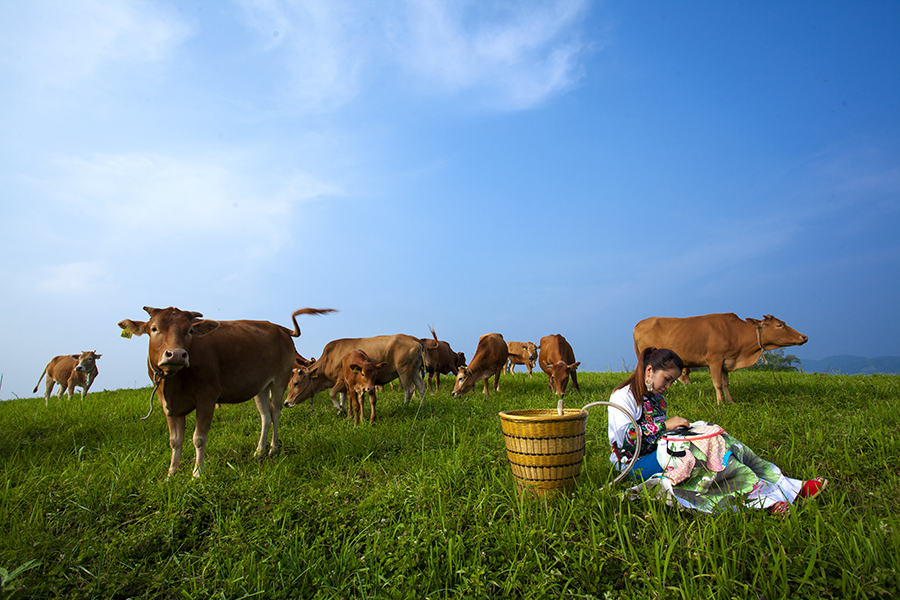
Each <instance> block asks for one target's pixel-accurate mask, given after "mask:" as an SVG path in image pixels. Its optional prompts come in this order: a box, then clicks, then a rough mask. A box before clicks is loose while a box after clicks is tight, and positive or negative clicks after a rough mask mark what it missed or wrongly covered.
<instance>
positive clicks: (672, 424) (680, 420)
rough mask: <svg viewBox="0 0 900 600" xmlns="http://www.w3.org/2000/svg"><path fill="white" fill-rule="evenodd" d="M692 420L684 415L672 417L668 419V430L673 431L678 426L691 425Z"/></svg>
mask: <svg viewBox="0 0 900 600" xmlns="http://www.w3.org/2000/svg"><path fill="white" fill-rule="evenodd" d="M690 425H691V424H690V422H688V420H687V419H685V418H684V417H672V418H671V419H668V420H666V431H672V430H673V429H675V428H676V427H690Z"/></svg>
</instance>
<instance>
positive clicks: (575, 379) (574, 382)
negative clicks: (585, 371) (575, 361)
mask: <svg viewBox="0 0 900 600" xmlns="http://www.w3.org/2000/svg"><path fill="white" fill-rule="evenodd" d="M572 385H574V386H575V390H576V391H578V392H580V391H581V388H580V387H578V373H577V372H575V371H572Z"/></svg>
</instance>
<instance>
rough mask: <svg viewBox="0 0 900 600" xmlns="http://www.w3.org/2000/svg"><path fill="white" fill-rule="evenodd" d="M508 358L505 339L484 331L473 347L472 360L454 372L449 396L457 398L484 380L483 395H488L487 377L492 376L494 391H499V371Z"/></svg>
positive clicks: (489, 393) (497, 334)
mask: <svg viewBox="0 0 900 600" xmlns="http://www.w3.org/2000/svg"><path fill="white" fill-rule="evenodd" d="M508 358H509V350H508V349H507V347H506V341H505V340H504V339H503V336H502V335H500V334H499V333H486V334H484V335H483V336H481V337H480V338H478V346H476V348H475V355H474V356H473V357H472V362H470V363H469V365H468V366H465V367H460V369H459V372H458V373H457V374H456V385H454V386H453V392H452V393H451V396H453V397H454V398H458V397H459V396H462V395H463V394H465V393H466V392H468V391H469V390H471V389H472V388H473V387H475V384H476V383H478V382H479V381H482V380H483V381H484V395H485V396H487V397H490V395H491V391H490V388H489V387H488V379H490V378H491V375H493V376H494V391H496V392H499V391H500V373H501V372H502V371H503V367H505V366H506V361H507V359H508Z"/></svg>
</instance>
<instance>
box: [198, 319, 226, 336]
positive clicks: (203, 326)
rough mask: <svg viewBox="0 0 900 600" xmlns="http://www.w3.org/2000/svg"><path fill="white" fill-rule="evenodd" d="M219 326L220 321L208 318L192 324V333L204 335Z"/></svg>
mask: <svg viewBox="0 0 900 600" xmlns="http://www.w3.org/2000/svg"><path fill="white" fill-rule="evenodd" d="M218 326H219V322H218V321H213V320H212V319H206V320H205V321H198V322H197V323H194V324H193V325H191V335H196V336H202V335H206V334H207V333H209V332H210V331H212V330H213V329H215V328H216V327H218Z"/></svg>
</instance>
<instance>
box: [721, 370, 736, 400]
mask: <svg viewBox="0 0 900 600" xmlns="http://www.w3.org/2000/svg"><path fill="white" fill-rule="evenodd" d="M722 393H723V394H724V395H725V400H726V401H727V402H728V404H734V399H733V398H732V397H731V390H730V389H729V388H728V371H726V370H725V369H722Z"/></svg>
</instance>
